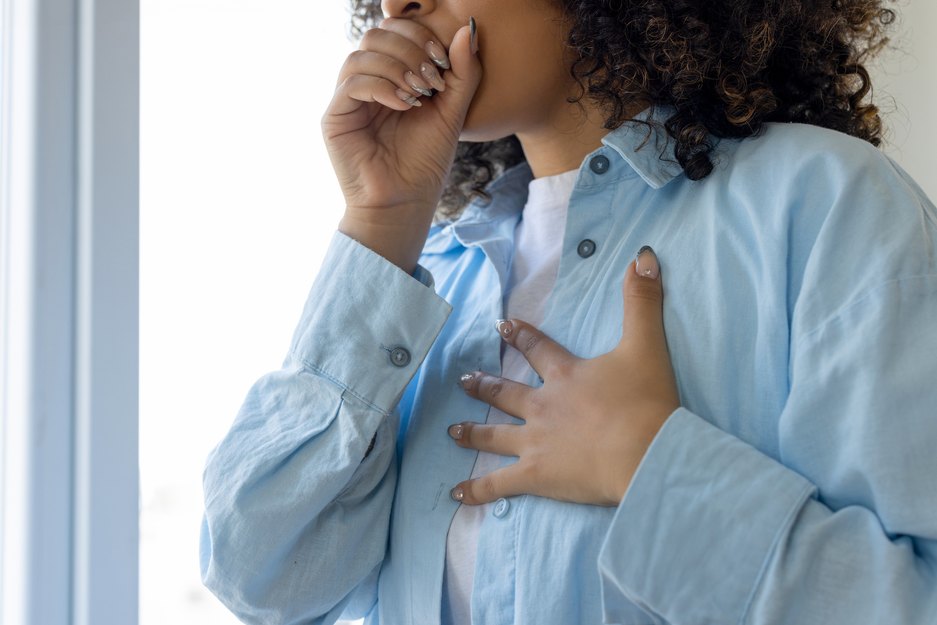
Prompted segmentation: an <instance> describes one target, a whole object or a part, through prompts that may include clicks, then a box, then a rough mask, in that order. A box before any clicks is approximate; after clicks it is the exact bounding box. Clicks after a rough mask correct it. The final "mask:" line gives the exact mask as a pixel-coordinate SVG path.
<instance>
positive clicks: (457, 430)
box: [449, 423, 465, 440]
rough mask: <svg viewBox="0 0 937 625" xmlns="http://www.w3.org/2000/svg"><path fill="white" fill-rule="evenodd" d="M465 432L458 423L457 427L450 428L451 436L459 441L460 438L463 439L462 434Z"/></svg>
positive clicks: (451, 426)
mask: <svg viewBox="0 0 937 625" xmlns="http://www.w3.org/2000/svg"><path fill="white" fill-rule="evenodd" d="M464 431H465V428H463V427H462V425H461V424H458V423H457V424H455V425H450V426H449V436H451V437H452V438H454V439H455V440H459V439H460V438H462V432H464Z"/></svg>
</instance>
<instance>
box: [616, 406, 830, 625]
mask: <svg viewBox="0 0 937 625" xmlns="http://www.w3.org/2000/svg"><path fill="white" fill-rule="evenodd" d="M815 492H816V488H815V487H814V485H813V484H811V483H810V482H809V481H808V480H806V479H805V478H804V477H802V476H801V475H799V474H797V473H795V472H794V471H791V470H790V469H788V468H787V467H785V466H784V465H782V464H781V463H779V462H777V461H776V460H774V459H773V458H771V457H769V456H767V455H765V454H763V453H762V452H760V451H758V450H757V449H755V448H754V447H752V446H751V445H749V444H747V443H745V442H743V441H742V440H740V439H738V438H736V437H734V436H732V435H730V434H727V433H725V432H723V431H722V430H720V429H718V428H717V427H715V426H714V425H712V424H710V423H709V422H707V421H705V420H704V419H702V418H701V417H699V416H697V415H695V414H694V413H692V412H690V411H689V410H686V409H685V408H680V409H678V410H677V411H675V412H674V413H673V414H672V415H670V417H669V418H668V420H667V422H666V423H665V424H664V426H663V427H662V428H661V430H660V431H659V432H658V434H657V437H656V438H655V439H654V442H653V443H652V444H651V446H650V448H649V449H648V451H647V453H646V455H645V457H644V459H643V460H642V462H641V465H640V466H639V467H638V470H637V472H636V473H635V475H634V479H633V480H632V482H631V486H630V487H629V489H628V492H627V493H626V494H625V497H624V499H623V500H622V502H621V504H620V505H619V507H618V510H617V511H616V513H615V516H614V518H613V520H612V524H611V526H610V528H609V532H608V534H607V536H606V539H605V543H604V544H603V546H602V550H601V552H600V554H599V572H600V575H601V577H602V595H603V605H604V610H605V617H606V622H621V619H619V618H618V617H619V615H621V614H624V613H626V612H628V611H629V606H628V603H629V602H630V603H634V604H636V605H638V606H639V607H641V608H642V609H643V610H645V611H646V612H648V613H649V614H652V615H655V616H658V617H660V618H662V619H664V620H666V621H667V622H670V623H674V624H682V623H687V624H689V623H739V622H741V620H742V616H743V615H744V614H745V611H746V610H747V606H748V603H749V601H750V600H751V597H752V595H753V593H754V591H755V589H756V587H757V585H758V582H759V579H760V578H761V575H762V572H763V569H764V568H765V566H766V565H767V562H768V561H769V559H770V557H771V554H772V553H773V551H774V549H775V547H776V543H777V541H778V540H779V538H780V537H781V536H782V535H783V534H784V532H785V531H786V530H787V528H789V527H790V525H791V524H792V523H793V522H794V519H795V518H796V515H797V513H798V511H799V510H800V509H801V508H802V507H803V506H804V505H805V503H806V501H807V500H808V499H809V498H810V497H811V496H812V495H813V493H815Z"/></svg>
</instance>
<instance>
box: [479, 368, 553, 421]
mask: <svg viewBox="0 0 937 625" xmlns="http://www.w3.org/2000/svg"><path fill="white" fill-rule="evenodd" d="M461 382H462V388H463V389H465V393H466V394H467V395H468V396H469V397H474V398H475V399H480V400H482V401H483V402H485V403H486V404H491V405H492V406H494V407H495V408H497V409H498V410H501V411H503V412H506V413H507V414H509V415H511V416H514V417H517V418H519V419H526V418H527V416H529V415H528V414H527V413H528V412H529V411H528V410H527V407H528V406H529V405H530V396H531V393H533V392H535V391H536V389H534V388H532V387H530V386H527V385H526V384H521V383H520V382H515V381H513V380H508V379H506V378H502V377H499V376H496V375H490V374H488V373H484V372H482V371H474V372H472V373H466V374H465V375H463V376H462V380H461Z"/></svg>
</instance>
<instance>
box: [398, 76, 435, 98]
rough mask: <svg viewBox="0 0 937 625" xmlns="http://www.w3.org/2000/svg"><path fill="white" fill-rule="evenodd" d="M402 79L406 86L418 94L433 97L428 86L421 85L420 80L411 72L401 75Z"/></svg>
mask: <svg viewBox="0 0 937 625" xmlns="http://www.w3.org/2000/svg"><path fill="white" fill-rule="evenodd" d="M403 79H404V80H406V81H407V84H408V85H410V87H411V88H412V89H413V90H414V91H416V92H417V93H419V94H422V95H425V96H430V95H433V92H432V91H430V90H429V85H426V84H424V83H423V81H422V80H420V79H419V78H417V77H416V74H414V73H413V72H407V73H406V74H404V75H403Z"/></svg>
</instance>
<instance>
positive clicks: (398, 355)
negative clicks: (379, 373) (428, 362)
mask: <svg viewBox="0 0 937 625" xmlns="http://www.w3.org/2000/svg"><path fill="white" fill-rule="evenodd" d="M390 361H391V362H392V363H393V364H394V366H395V367H406V366H407V365H408V364H410V352H408V351H407V350H406V348H404V347H395V348H394V349H392V350H390Z"/></svg>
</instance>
